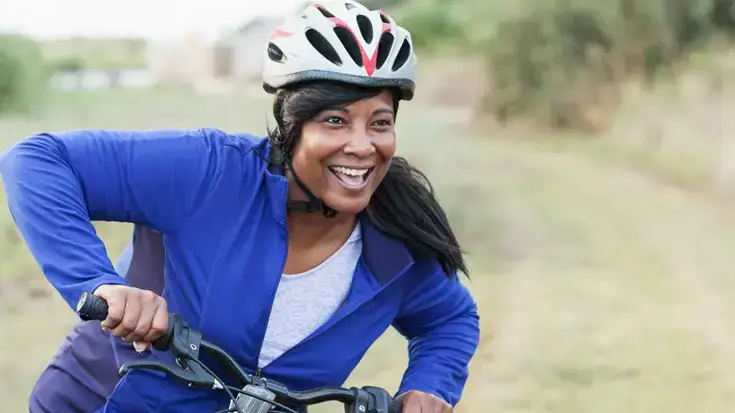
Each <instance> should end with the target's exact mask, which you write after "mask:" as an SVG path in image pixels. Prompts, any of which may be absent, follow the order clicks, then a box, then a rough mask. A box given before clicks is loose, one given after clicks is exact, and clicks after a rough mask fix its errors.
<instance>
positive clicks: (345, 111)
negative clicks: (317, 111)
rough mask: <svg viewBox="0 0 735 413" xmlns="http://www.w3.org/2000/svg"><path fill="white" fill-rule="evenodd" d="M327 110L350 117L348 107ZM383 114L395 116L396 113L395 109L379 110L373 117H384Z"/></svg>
mask: <svg viewBox="0 0 735 413" xmlns="http://www.w3.org/2000/svg"><path fill="white" fill-rule="evenodd" d="M327 110H333V111H336V112H342V113H345V114H348V115H349V114H350V111H349V110H348V109H347V108H346V107H336V108H332V109H327ZM382 114H388V115H394V114H395V113H394V112H393V109H388V108H382V109H378V110H376V111H375V112H373V115H382Z"/></svg>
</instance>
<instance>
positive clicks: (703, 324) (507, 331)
mask: <svg viewBox="0 0 735 413" xmlns="http://www.w3.org/2000/svg"><path fill="white" fill-rule="evenodd" d="M261 94H262V93H260V92H259V91H253V92H252V94H246V93H241V94H239V95H235V96H233V95H221V96H208V97H194V96H192V95H189V94H187V93H184V92H180V91H179V92H172V91H169V92H166V93H155V94H154V93H146V92H135V93H126V92H116V93H113V94H88V95H85V96H81V95H76V96H58V97H56V99H55V102H56V103H54V104H52V105H51V106H50V108H49V110H50V112H49V114H48V115H47V116H44V118H43V119H35V120H31V121H29V120H27V119H16V120H12V119H6V120H3V121H0V136H2V137H3V138H2V139H4V141H3V142H2V145H3V146H5V145H8V144H10V143H11V142H12V141H13V140H15V139H18V138H20V137H22V136H24V135H27V134H30V133H32V132H34V131H38V130H47V129H68V128H75V127H126V128H150V127H178V126H181V127H185V126H202V125H214V126H219V127H222V128H225V129H231V130H245V131H254V132H259V131H263V130H264V119H265V114H266V113H267V110H268V108H267V104H266V103H267V101H265V100H264V99H262V97H260V95H261ZM249 96H259V97H257V98H254V97H249ZM60 102H63V103H64V105H63V106H62V105H60ZM401 110H402V113H401V117H400V119H399V129H400V144H399V146H400V149H399V150H400V151H401V152H403V154H406V155H408V157H409V159H412V160H413V162H415V163H416V164H417V165H419V166H420V167H421V168H422V169H423V170H425V171H426V172H427V174H428V175H429V177H430V178H431V179H432V181H433V183H434V185H435V187H436V189H437V192H438V194H439V197H440V198H441V200H442V202H443V204H444V205H445V207H446V209H447V212H448V214H449V215H450V218H451V220H452V222H453V225H454V226H455V228H456V229H457V231H458V232H459V234H460V238H461V239H462V240H463V241H464V244H465V247H466V249H467V250H468V251H469V253H470V254H469V258H470V261H471V268H472V270H473V277H472V282H469V283H468V284H469V286H470V288H471V290H472V292H473V294H474V295H475V298H476V299H477V301H478V304H479V307H480V313H481V320H482V338H481V343H480V347H479V349H478V351H477V354H476V356H475V358H474V360H473V362H472V365H471V376H470V380H469V382H468V384H467V387H466V390H465V393H464V397H463V400H462V402H461V403H460V404H459V406H458V407H457V409H456V411H457V412H460V413H475V412H477V413H480V412H490V411H492V412H499V413H521V412H522V413H541V412H543V413H570V412H579V413H587V412H595V413H606V412H615V413H618V412H622V411H624V412H627V413H651V412H667V413H690V412H694V411H696V412H706V413H725V412H729V411H731V399H732V397H731V396H732V395H733V394H734V393H735V373H732V372H731V371H730V370H731V369H729V366H730V365H732V363H733V362H735V347H733V346H732V344H731V340H730V337H731V336H732V334H733V333H734V332H735V322H733V321H732V320H733V319H735V318H733V315H735V279H733V278H732V274H733V273H734V272H735V262H733V260H732V251H733V249H734V247H735V222H733V221H732V220H731V218H730V217H729V215H728V214H725V213H723V211H722V210H721V209H718V207H717V206H716V205H715V204H713V203H711V202H710V201H709V200H708V199H707V198H705V197H702V196H699V195H697V194H693V193H691V192H688V191H686V190H685V189H683V188H681V187H677V186H672V185H668V184H666V183H665V182H663V181H662V180H659V179H655V178H654V177H652V176H651V175H650V174H647V173H642V172H641V171H640V170H639V169H638V165H633V164H630V163H628V162H619V159H617V158H612V159H610V158H607V157H605V152H604V151H597V152H595V153H593V151H592V150H590V149H589V147H586V146H584V145H583V144H582V143H576V144H575V145H567V146H558V145H548V144H539V143H533V142H528V141H525V142H522V141H514V140H507V139H488V138H487V137H483V136H480V133H479V132H475V133H472V132H467V131H466V128H463V127H462V126H460V125H457V124H456V121H455V117H454V116H455V115H453V114H452V112H448V111H444V110H442V109H441V108H436V107H431V106H427V105H425V104H422V103H421V102H420V101H419V102H415V103H412V104H410V105H404V106H403V107H402V109H401ZM603 159H604V160H605V161H604V162H603V161H602V160H603ZM98 228H99V231H100V234H101V236H102V238H103V239H104V240H105V241H106V243H107V245H108V248H109V252H110V255H111V256H116V255H117V253H119V251H120V250H121V248H122V246H123V245H124V243H125V242H126V241H127V240H128V238H129V228H128V227H127V226H125V225H121V224H107V223H105V224H100V225H99V226H98ZM0 230H1V231H2V232H0V234H2V235H0V240H2V241H0V242H2V244H0V251H1V252H0V254H2V260H0V264H1V265H2V266H0V271H1V272H0V314H2V317H3V319H2V325H3V326H4V327H5V331H6V334H7V336H8V337H9V339H6V340H4V341H3V342H2V344H0V355H2V356H0V371H2V372H3V373H4V374H2V376H1V378H0V399H2V400H3V401H4V402H5V403H6V405H7V408H6V410H7V411H21V410H23V409H24V408H25V406H26V404H25V400H26V397H27V395H28V392H29V391H30V389H31V387H32V385H33V383H34V381H35V379H36V377H37V375H38V373H39V372H40V370H41V369H42V368H43V366H44V365H45V363H46V362H47V361H48V359H49V358H50V357H51V356H52V354H53V352H54V351H55V349H56V348H57V345H58V344H59V342H60V340H61V339H62V338H63V336H64V335H65V334H66V332H67V331H68V328H69V326H70V325H71V323H72V322H73V320H74V317H73V314H72V312H71V311H70V310H69V309H68V308H65V307H64V306H63V304H62V303H61V300H60V299H59V298H58V297H57V295H56V294H55V293H49V288H48V287H46V286H45V284H44V282H43V279H42V277H41V276H40V274H39V272H38V269H37V266H36V265H35V263H34V262H33V260H32V259H31V257H30V255H29V254H28V252H27V251H26V249H25V247H24V245H23V244H22V242H21V241H20V240H19V238H18V236H17V234H16V233H15V231H14V229H13V226H12V223H11V220H10V217H9V215H8V213H7V211H6V209H5V208H3V210H2V211H1V212H0ZM405 353H406V351H405V342H404V341H403V339H402V338H400V337H399V336H398V335H397V334H395V333H394V332H392V331H389V332H388V333H387V334H386V335H385V336H384V337H383V338H381V339H380V340H379V341H378V342H377V343H376V344H375V345H374V347H373V348H372V349H371V351H370V352H369V353H368V355H367V356H366V357H365V359H364V360H363V362H362V363H361V364H360V366H359V367H358V368H357V370H356V371H355V372H354V374H353V375H352V377H351V378H350V380H349V384H351V385H365V384H374V385H379V386H385V387H387V388H389V389H395V388H396V386H397V385H398V382H399V380H400V375H401V373H402V371H403V369H404V368H405V362H406V359H407V358H406V354H405ZM21 355H22V357H20V356H21ZM316 411H317V412H337V411H340V408H339V406H325V407H323V408H320V409H317V410H316Z"/></svg>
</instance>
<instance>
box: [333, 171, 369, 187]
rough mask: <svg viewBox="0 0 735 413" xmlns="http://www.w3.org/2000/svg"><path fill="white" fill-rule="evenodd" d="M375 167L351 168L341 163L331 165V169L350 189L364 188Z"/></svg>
mask: <svg viewBox="0 0 735 413" xmlns="http://www.w3.org/2000/svg"><path fill="white" fill-rule="evenodd" d="M373 169H375V167H370V168H350V167H347V166H341V165H331V166H329V171H330V172H332V174H334V176H336V177H337V179H338V180H339V182H340V183H341V184H342V185H343V186H345V187H347V188H349V189H362V188H363V187H364V186H365V184H366V183H367V181H368V178H369V177H370V174H371V173H372V172H373Z"/></svg>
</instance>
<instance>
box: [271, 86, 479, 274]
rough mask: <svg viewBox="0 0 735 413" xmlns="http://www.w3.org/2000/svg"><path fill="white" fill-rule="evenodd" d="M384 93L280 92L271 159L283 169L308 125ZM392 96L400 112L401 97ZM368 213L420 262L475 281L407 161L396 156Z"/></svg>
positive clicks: (342, 89) (339, 89)
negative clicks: (430, 261)
mask: <svg viewBox="0 0 735 413" xmlns="http://www.w3.org/2000/svg"><path fill="white" fill-rule="evenodd" d="M383 90H384V89H381V88H376V87H365V86H357V85H352V84H347V83H342V82H335V81H312V82H304V83H299V84H297V85H294V86H291V87H287V88H284V89H281V90H279V91H278V93H277V94H276V99H275V102H274V104H273V115H274V117H275V120H276V124H277V128H276V129H275V130H270V131H269V133H268V135H269V139H270V142H271V145H272V146H273V148H274V149H275V150H274V151H273V152H274V154H275V157H272V158H271V160H272V161H273V162H275V163H278V164H281V165H282V164H283V163H284V162H285V161H286V160H287V158H288V157H289V156H290V154H291V151H292V150H293V147H294V145H295V143H296V142H297V140H298V139H299V137H300V136H301V130H302V128H303V126H304V124H305V123H306V122H308V121H309V120H311V119H313V118H314V117H315V116H317V115H318V114H319V113H321V112H323V111H324V110H327V109H330V108H334V107H338V106H343V105H348V104H351V103H354V102H357V101H359V100H363V99H368V98H372V97H375V96H377V95H379V94H380V93H382V91H383ZM392 92H393V106H394V110H395V111H396V113H397V112H398V103H399V98H400V94H399V93H400V92H398V91H394V90H392ZM363 213H364V214H366V216H367V218H368V219H369V220H370V222H371V223H372V224H373V225H375V227H376V228H377V229H378V230H380V231H382V232H384V233H386V234H387V235H389V236H392V237H394V238H396V239H399V240H401V241H402V242H403V243H404V244H405V245H406V247H407V248H408V250H409V251H410V252H411V253H412V254H413V255H414V257H416V258H418V259H434V260H436V261H438V262H439V264H440V265H441V267H442V269H443V270H444V271H445V272H446V273H447V275H448V276H452V275H453V274H456V273H458V272H462V273H464V274H465V275H467V276H469V270H468V269H467V265H466V263H465V261H464V257H463V251H462V249H461V248H460V246H459V242H458V241H457V238H456V237H455V235H454V233H453V231H452V228H451V226H450V225H449V220H448V219H447V215H446V213H445V212H444V210H443V209H442V207H441V205H439V202H438V201H437V199H436V196H435V192H434V188H433V187H432V185H431V183H430V182H429V180H428V178H427V177H426V175H424V174H423V173H422V172H421V171H419V170H418V169H416V168H415V167H413V166H412V165H411V164H410V163H409V162H408V161H407V160H406V159H405V158H403V157H400V156H394V157H393V159H392V160H391V164H390V167H389V169H388V173H387V174H386V176H385V178H384V179H383V181H382V182H381V183H380V185H379V186H378V188H377V189H376V190H375V193H374V194H373V196H372V198H371V200H370V203H369V205H368V207H367V209H366V210H365V211H363Z"/></svg>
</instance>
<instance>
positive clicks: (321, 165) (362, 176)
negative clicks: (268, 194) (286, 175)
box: [290, 91, 396, 214]
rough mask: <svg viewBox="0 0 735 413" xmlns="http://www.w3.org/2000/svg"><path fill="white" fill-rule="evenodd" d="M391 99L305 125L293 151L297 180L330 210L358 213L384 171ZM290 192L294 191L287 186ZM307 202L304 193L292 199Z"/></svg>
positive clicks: (391, 137) (326, 114) (390, 146)
mask: <svg viewBox="0 0 735 413" xmlns="http://www.w3.org/2000/svg"><path fill="white" fill-rule="evenodd" d="M394 122H395V114H394V113H393V96H392V95H391V94H390V92H388V91H385V92H383V93H381V94H380V95H378V96H376V97H374V98H370V99H365V100H361V101H358V102H355V103H353V104H351V105H349V106H345V107H341V108H333V109H330V110H325V111H323V112H322V113H320V114H318V115H317V116H316V117H315V118H314V119H312V120H311V121H309V122H307V123H305V124H304V127H303V130H302V134H301V138H300V139H299V141H298V143H297V144H296V145H295V147H294V152H293V167H294V170H295V171H296V174H297V175H298V177H299V179H300V180H301V181H302V182H303V183H304V184H305V185H306V186H307V187H308V188H309V190H311V191H312V192H313V193H314V195H315V196H317V197H319V198H320V199H321V200H322V201H324V202H325V203H326V204H327V205H329V206H330V207H332V208H334V209H336V210H337V211H340V212H342V213H348V214H357V213H359V212H360V211H362V210H363V209H365V208H366V207H367V205H368V203H369V202H370V198H371V197H372V195H373V193H374V192H375V189H376V188H377V187H378V185H380V183H381V182H382V181H383V178H384V177H385V175H386V173H387V172H388V167H389V166H390V160H391V158H392V157H393V155H394V154H395V151H396V133H395V128H394ZM290 187H291V191H292V192H293V191H298V189H297V186H296V185H290ZM292 196H293V197H294V198H297V199H305V198H304V194H292Z"/></svg>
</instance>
